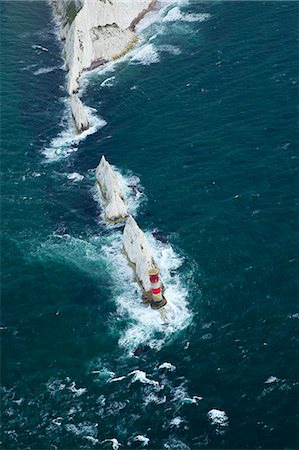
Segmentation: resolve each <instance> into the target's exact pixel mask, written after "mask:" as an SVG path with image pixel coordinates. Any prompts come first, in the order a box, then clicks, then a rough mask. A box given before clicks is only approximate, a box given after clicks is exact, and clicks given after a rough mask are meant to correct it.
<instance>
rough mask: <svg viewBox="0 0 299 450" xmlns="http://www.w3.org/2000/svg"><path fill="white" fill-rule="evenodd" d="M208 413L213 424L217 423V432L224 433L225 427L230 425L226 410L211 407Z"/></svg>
mask: <svg viewBox="0 0 299 450" xmlns="http://www.w3.org/2000/svg"><path fill="white" fill-rule="evenodd" d="M207 415H208V418H209V419H210V421H211V423H212V425H216V427H217V428H216V433H217V434H223V433H224V432H225V428H226V427H227V426H228V417H227V415H226V412H225V411H221V410H219V409H211V410H210V411H209V412H208V414H207Z"/></svg>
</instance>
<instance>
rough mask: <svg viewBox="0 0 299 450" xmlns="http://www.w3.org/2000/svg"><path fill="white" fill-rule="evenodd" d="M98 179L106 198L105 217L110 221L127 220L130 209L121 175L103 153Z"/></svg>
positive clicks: (98, 169) (97, 174)
mask: <svg viewBox="0 0 299 450" xmlns="http://www.w3.org/2000/svg"><path fill="white" fill-rule="evenodd" d="M96 179H97V183H98V185H99V187H100V189H101V192H102V195H103V197H104V200H105V217H106V219H107V220H108V221H109V222H119V221H123V220H126V218H127V217H128V211H127V208H126V205H125V202H124V200H125V195H124V193H123V191H122V189H121V187H120V182H119V177H118V175H117V173H116V172H115V171H114V170H113V169H112V167H111V166H110V164H109V163H108V161H106V159H105V156H104V155H103V156H102V158H101V161H100V164H99V165H98V167H97V168H96Z"/></svg>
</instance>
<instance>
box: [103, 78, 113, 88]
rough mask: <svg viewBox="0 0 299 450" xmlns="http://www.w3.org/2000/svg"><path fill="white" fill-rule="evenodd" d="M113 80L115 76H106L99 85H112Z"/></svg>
mask: <svg viewBox="0 0 299 450" xmlns="http://www.w3.org/2000/svg"><path fill="white" fill-rule="evenodd" d="M114 80H115V77H109V78H106V79H105V80H104V81H102V83H101V87H111V86H113V85H114Z"/></svg>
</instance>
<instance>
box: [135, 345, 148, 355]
mask: <svg viewBox="0 0 299 450" xmlns="http://www.w3.org/2000/svg"><path fill="white" fill-rule="evenodd" d="M149 349H150V347H149V346H148V345H139V346H138V347H137V348H136V349H135V350H134V356H140V355H142V354H143V353H146V352H148V351H149Z"/></svg>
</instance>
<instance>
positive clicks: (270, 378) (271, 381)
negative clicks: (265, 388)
mask: <svg viewBox="0 0 299 450" xmlns="http://www.w3.org/2000/svg"><path fill="white" fill-rule="evenodd" d="M277 381H279V378H277V377H273V376H271V377H269V378H268V379H267V380H266V381H265V383H266V384H271V383H277Z"/></svg>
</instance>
